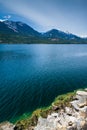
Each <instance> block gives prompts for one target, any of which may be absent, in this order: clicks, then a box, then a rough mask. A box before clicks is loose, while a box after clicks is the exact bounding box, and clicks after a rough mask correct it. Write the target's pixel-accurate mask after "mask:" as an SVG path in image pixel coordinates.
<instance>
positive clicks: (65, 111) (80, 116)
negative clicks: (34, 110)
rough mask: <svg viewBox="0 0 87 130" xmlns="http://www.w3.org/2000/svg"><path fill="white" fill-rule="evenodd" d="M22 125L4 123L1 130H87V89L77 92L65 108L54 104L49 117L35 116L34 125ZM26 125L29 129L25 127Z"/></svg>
mask: <svg viewBox="0 0 87 130" xmlns="http://www.w3.org/2000/svg"><path fill="white" fill-rule="evenodd" d="M70 99H71V98H70ZM61 101H62V99H61ZM49 111H50V110H49ZM46 112H48V111H46ZM41 114H42V113H41ZM35 121H36V122H35ZM22 123H23V122H22ZM22 123H20V125H18V124H19V123H17V124H15V125H13V124H11V123H9V122H4V123H1V124H0V130H87V89H85V90H79V91H77V92H76V94H75V95H74V96H73V98H72V100H70V101H69V102H67V105H65V106H63V104H62V107H59V105H58V102H57V103H56V104H55V103H52V111H51V112H48V113H47V117H43V116H41V115H39V116H35V117H34V119H33V124H34V125H32V123H31V125H30V124H29V125H28V123H27V121H25V123H24V124H22ZM29 123H30V122H29ZM25 124H27V127H24V126H23V125H25Z"/></svg>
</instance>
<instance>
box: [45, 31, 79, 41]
mask: <svg viewBox="0 0 87 130" xmlns="http://www.w3.org/2000/svg"><path fill="white" fill-rule="evenodd" d="M44 36H45V37H48V38H63V39H77V38H80V37H78V36H76V35H74V34H71V33H65V32H63V31H60V30H57V29H52V30H50V31H48V32H46V33H44Z"/></svg>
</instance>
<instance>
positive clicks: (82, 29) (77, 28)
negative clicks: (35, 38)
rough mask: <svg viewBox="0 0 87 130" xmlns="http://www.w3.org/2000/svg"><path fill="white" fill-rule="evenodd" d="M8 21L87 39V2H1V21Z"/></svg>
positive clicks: (38, 0)
mask: <svg viewBox="0 0 87 130" xmlns="http://www.w3.org/2000/svg"><path fill="white" fill-rule="evenodd" d="M7 19H9V20H14V21H22V22H25V23H27V24H28V25H30V26H31V27H33V28H34V29H36V30H37V31H39V32H45V31H48V30H51V29H53V28H54V29H59V30H62V31H65V32H70V33H73V34H76V35H78V36H82V37H87V25H86V24H87V0H0V21H3V20H7Z"/></svg>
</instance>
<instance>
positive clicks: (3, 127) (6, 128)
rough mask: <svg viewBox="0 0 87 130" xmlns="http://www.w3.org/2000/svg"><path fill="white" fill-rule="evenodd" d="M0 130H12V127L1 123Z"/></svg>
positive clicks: (7, 123) (6, 123)
mask: <svg viewBox="0 0 87 130" xmlns="http://www.w3.org/2000/svg"><path fill="white" fill-rule="evenodd" d="M0 130H14V125H13V124H11V123H9V122H4V123H1V124H0Z"/></svg>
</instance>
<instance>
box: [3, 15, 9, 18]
mask: <svg viewBox="0 0 87 130" xmlns="http://www.w3.org/2000/svg"><path fill="white" fill-rule="evenodd" d="M3 18H5V19H10V18H11V15H6V16H4V17H3Z"/></svg>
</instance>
